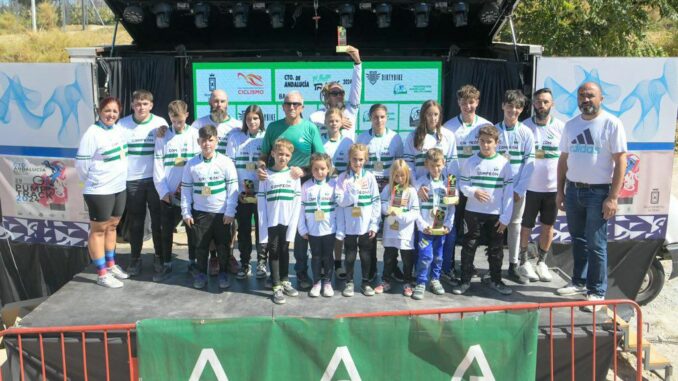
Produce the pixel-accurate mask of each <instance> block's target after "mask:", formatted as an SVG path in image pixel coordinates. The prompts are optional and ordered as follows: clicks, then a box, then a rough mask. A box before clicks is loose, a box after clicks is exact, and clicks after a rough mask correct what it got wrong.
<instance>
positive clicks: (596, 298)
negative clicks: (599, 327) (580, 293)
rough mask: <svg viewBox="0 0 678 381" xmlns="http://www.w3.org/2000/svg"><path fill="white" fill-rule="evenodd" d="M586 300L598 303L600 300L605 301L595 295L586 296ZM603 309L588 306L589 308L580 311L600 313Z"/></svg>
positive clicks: (596, 306)
mask: <svg viewBox="0 0 678 381" xmlns="http://www.w3.org/2000/svg"><path fill="white" fill-rule="evenodd" d="M586 300H587V301H589V302H599V301H601V300H605V297H603V296H598V295H595V294H588V295H586ZM604 308H605V306H604V305H595V306H594V305H589V306H584V307H582V308H581V309H582V311H586V312H597V311H600V310H602V309H604Z"/></svg>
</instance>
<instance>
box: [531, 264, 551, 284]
mask: <svg viewBox="0 0 678 381" xmlns="http://www.w3.org/2000/svg"><path fill="white" fill-rule="evenodd" d="M535 270H536V272H537V275H538V276H539V280H540V281H542V282H550V281H552V280H553V276H552V275H551V271H549V267H548V266H547V265H546V262H543V261H542V262H539V263H537V267H536V269H535Z"/></svg>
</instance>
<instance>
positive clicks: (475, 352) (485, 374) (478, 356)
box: [451, 345, 495, 381]
mask: <svg viewBox="0 0 678 381" xmlns="http://www.w3.org/2000/svg"><path fill="white" fill-rule="evenodd" d="M473 360H476V361H478V367H479V368H480V371H481V372H482V376H471V377H470V378H469V380H471V381H495V380H494V375H493V374H492V369H490V364H488V363H487V359H486V358H485V353H483V349H482V348H481V347H480V345H471V346H470V347H469V349H468V352H466V356H464V358H463V359H462V360H461V363H459V366H458V367H457V370H455V371H454V375H452V380H451V381H462V378H463V377H464V373H466V371H467V370H468V368H470V367H471V364H473Z"/></svg>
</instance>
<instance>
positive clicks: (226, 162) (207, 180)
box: [181, 152, 238, 219]
mask: <svg viewBox="0 0 678 381" xmlns="http://www.w3.org/2000/svg"><path fill="white" fill-rule="evenodd" d="M237 205H238V174H237V172H236V171H235V166H234V165H233V161H231V159H229V158H227V157H226V156H224V155H222V154H220V153H218V152H215V153H214V156H212V158H211V159H205V158H204V157H203V156H202V154H200V155H197V156H194V157H193V158H192V159H191V160H189V161H188V164H187V165H186V167H185V168H184V174H183V177H182V179H181V215H182V216H183V217H184V219H185V218H187V217H191V208H193V209H195V210H199V211H201V212H209V213H223V214H224V215H226V216H228V217H234V216H235V208H236V206H237Z"/></svg>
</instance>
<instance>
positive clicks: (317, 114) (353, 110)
mask: <svg viewBox="0 0 678 381" xmlns="http://www.w3.org/2000/svg"><path fill="white" fill-rule="evenodd" d="M362 78H363V64H362V63H359V64H357V65H353V75H352V77H351V89H350V90H349V93H348V101H347V102H345V106H346V107H345V108H344V111H343V114H344V117H345V118H348V120H350V121H351V124H352V126H353V128H351V129H350V130H344V131H343V133H344V136H346V137H348V138H350V139H351V140H353V141H355V131H356V129H357V128H358V125H357V124H356V122H357V121H358V118H357V116H358V112H359V109H360V94H361V93H362V90H363V81H362ZM326 112H327V109H326V108H325V107H324V106H323V107H321V108H320V109H318V110H317V111H314V112H312V113H311V115H310V116H309V120H310V121H311V122H312V123H313V124H315V125H316V126H318V130H319V131H320V134H326V133H327V128H326V127H325V113H326Z"/></svg>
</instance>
